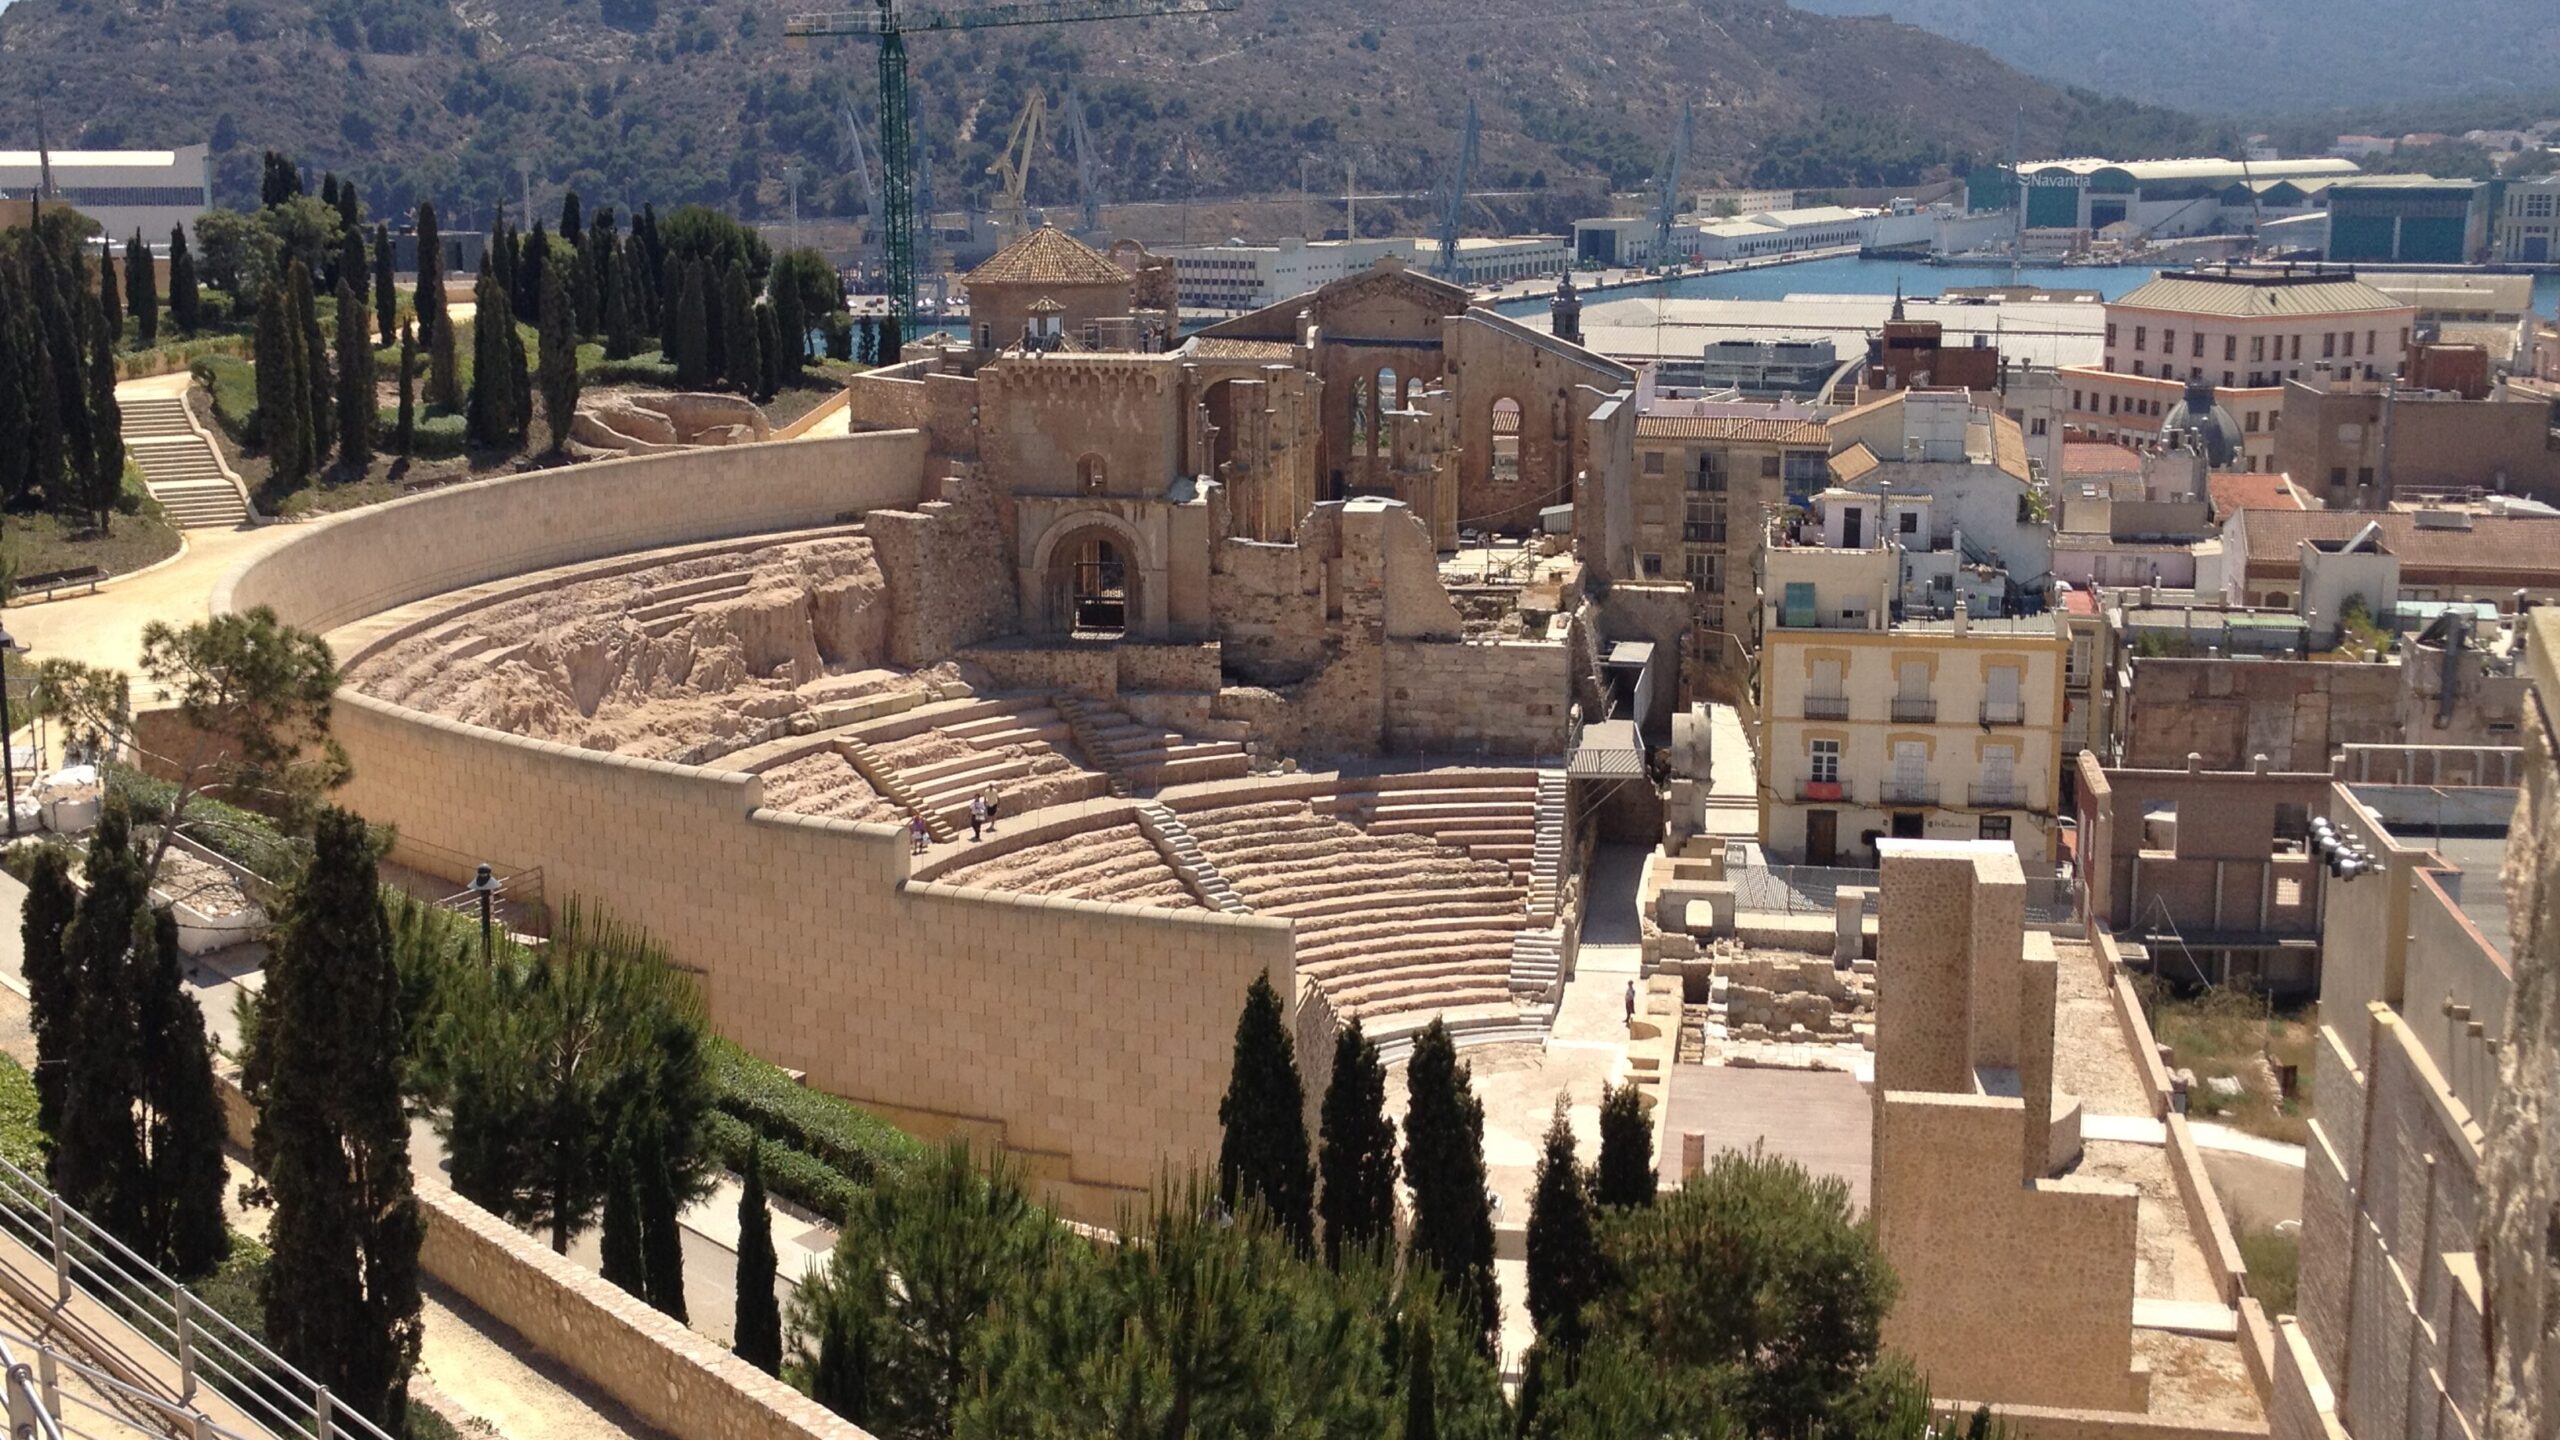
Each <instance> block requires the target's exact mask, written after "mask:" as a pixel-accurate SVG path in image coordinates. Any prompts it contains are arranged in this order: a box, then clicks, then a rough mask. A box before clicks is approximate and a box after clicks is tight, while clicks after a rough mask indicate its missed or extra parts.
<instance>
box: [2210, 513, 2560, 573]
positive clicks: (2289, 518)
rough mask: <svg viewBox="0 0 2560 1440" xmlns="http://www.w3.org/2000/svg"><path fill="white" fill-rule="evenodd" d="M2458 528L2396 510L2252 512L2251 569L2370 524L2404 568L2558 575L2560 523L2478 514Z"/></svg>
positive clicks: (2290, 559)
mask: <svg viewBox="0 0 2560 1440" xmlns="http://www.w3.org/2000/svg"><path fill="white" fill-rule="evenodd" d="M2467 518H2468V521H2469V523H2468V524H2467V525H2466V526H2464V527H2463V528H2460V529H2439V528H2436V527H2434V526H2430V525H2420V524H2419V523H2418V517H2417V516H2415V515H2412V514H2407V513H2404V512H2397V511H2369V510H2253V511H2251V512H2250V514H2249V519H2248V522H2247V526H2246V528H2247V530H2248V535H2249V564H2250V566H2251V567H2252V569H2254V568H2255V567H2257V566H2261V565H2268V564H2275V563H2292V564H2299V563H2300V561H2301V549H2302V542H2303V541H2305V540H2331V541H2335V540H2346V539H2350V538H2352V537H2353V536H2354V535H2355V533H2356V532H2357V531H2359V530H2362V529H2363V528H2364V527H2365V526H2367V525H2369V524H2379V525H2380V526H2381V527H2382V543H2383V545H2384V546H2385V547H2386V548H2388V549H2389V550H2390V551H2391V552H2392V553H2393V554H2395V555H2397V556H2399V557H2400V565H2401V568H2402V569H2403V570H2404V571H2406V570H2443V571H2455V572H2467V573H2469V574H2472V575H2476V576H2478V577H2480V583H2482V584H2484V585H2485V584H2490V583H2505V582H2506V581H2507V580H2510V579H2518V578H2525V577H2540V580H2539V583H2542V584H2548V583H2550V581H2551V577H2553V576H2556V575H2560V520H2552V519H2548V518H2542V517H2519V516H2512V515H2473V516H2469V517H2467Z"/></svg>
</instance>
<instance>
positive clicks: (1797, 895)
mask: <svg viewBox="0 0 2560 1440" xmlns="http://www.w3.org/2000/svg"><path fill="white" fill-rule="evenodd" d="M1725 878H1726V879H1727V880H1730V881H1731V882H1732V883H1733V898H1734V906H1735V908H1736V909H1739V910H1742V911H1744V912H1746V913H1749V914H1754V915H1831V914H1835V913H1837V912H1836V911H1835V909H1834V908H1833V907H1834V906H1835V905H1836V904H1837V902H1838V899H1839V894H1840V891H1841V889H1842V887H1844V886H1853V885H1854V886H1857V887H1860V888H1862V889H1864V890H1865V891H1866V892H1867V896H1866V903H1865V905H1864V906H1863V907H1862V908H1863V910H1864V913H1866V914H1869V915H1875V914H1879V913H1881V906H1880V905H1879V903H1878V900H1879V897H1880V896H1881V895H1882V893H1883V892H1882V891H1881V889H1879V888H1878V887H1879V886H1880V885H1881V883H1882V877H1881V876H1880V875H1879V874H1878V873H1877V872H1876V871H1873V870H1860V869H1854V868H1851V867H1847V866H1838V865H1761V866H1751V867H1737V868H1734V869H1731V870H1728V871H1726V872H1725ZM2026 880H2027V903H2026V909H2027V917H2026V918H2027V923H2028V924H2030V925H2060V924H2064V923H2066V922H2068V921H2070V920H2071V918H2072V916H2073V910H2074V906H2073V896H2072V893H2071V887H2070V885H2069V884H2068V883H2067V882H2065V881H2064V880H2063V879H2062V878H2061V877H2060V876H2058V875H2055V874H2052V873H2050V872H2045V871H2040V870H2029V871H2028V872H2027V877H2026Z"/></svg>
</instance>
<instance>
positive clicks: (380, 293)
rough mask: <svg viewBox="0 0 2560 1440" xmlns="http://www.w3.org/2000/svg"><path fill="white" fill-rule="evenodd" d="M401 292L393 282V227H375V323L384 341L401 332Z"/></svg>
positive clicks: (388, 340) (387, 342)
mask: <svg viewBox="0 0 2560 1440" xmlns="http://www.w3.org/2000/svg"><path fill="white" fill-rule="evenodd" d="M399 318H400V292H399V290H398V288H397V287H396V286H394V285H393V284H392V282H391V227H390V226H388V225H376V226H375V227H373V323H374V329H375V331H376V333H378V334H380V335H381V336H382V343H383V344H385V345H388V344H390V343H391V341H392V339H393V337H395V336H396V335H398V334H399V333H400V326H399Z"/></svg>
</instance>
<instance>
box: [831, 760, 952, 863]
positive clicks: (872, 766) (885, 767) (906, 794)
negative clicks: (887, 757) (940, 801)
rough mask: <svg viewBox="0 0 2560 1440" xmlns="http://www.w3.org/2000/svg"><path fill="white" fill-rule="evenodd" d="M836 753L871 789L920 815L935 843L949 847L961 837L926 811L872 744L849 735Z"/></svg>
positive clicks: (915, 814) (948, 823)
mask: <svg viewBox="0 0 2560 1440" xmlns="http://www.w3.org/2000/svg"><path fill="white" fill-rule="evenodd" d="M836 753H837V754H839V755H842V756H843V757H844V762H845V763H846V764H848V765H850V766H852V767H853V770H854V773H855V774H857V775H860V776H861V777H862V778H863V780H864V782H865V783H867V784H869V785H870V786H871V788H872V789H874V790H877V791H879V792H880V793H881V794H883V795H886V796H888V797H889V799H890V801H891V802H892V803H894V804H895V805H896V806H897V807H898V808H899V809H901V810H904V811H905V812H907V814H908V815H909V816H910V817H916V816H921V817H922V818H923V820H924V828H925V831H926V833H928V834H930V835H932V836H933V838H934V839H935V840H936V841H938V842H940V843H942V844H945V845H948V844H950V843H951V842H952V841H954V840H957V839H959V838H960V835H959V832H958V831H956V830H954V829H952V828H951V822H950V821H948V820H945V819H943V818H942V817H940V816H938V815H936V814H934V813H933V812H932V811H931V810H929V809H927V808H925V804H924V800H923V798H922V797H921V796H919V795H917V794H916V789H915V787H914V786H912V785H910V784H908V783H907V782H906V780H905V778H904V777H902V776H900V775H899V774H898V771H897V767H895V766H893V765H890V764H888V763H887V762H886V761H884V760H882V759H881V758H880V752H879V751H877V750H874V749H872V748H871V743H870V742H869V741H867V740H857V739H854V738H852V737H851V736H847V737H846V738H844V739H842V740H838V741H837V742H836Z"/></svg>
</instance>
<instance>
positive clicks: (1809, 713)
mask: <svg viewBox="0 0 2560 1440" xmlns="http://www.w3.org/2000/svg"><path fill="white" fill-rule="evenodd" d="M1804 718H1806V719H1807V720H1846V719H1848V718H1849V697H1848V696H1846V695H1807V696H1806V697H1804Z"/></svg>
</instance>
